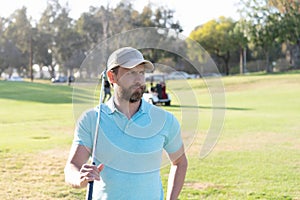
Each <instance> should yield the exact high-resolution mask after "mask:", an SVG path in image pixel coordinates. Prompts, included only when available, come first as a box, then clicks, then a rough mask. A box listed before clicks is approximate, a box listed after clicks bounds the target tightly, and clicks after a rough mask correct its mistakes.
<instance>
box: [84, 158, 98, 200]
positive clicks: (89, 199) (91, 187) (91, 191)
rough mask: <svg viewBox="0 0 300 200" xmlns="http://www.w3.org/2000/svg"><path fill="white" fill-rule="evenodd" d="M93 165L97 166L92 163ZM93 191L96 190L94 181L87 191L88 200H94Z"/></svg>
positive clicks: (90, 183)
mask: <svg viewBox="0 0 300 200" xmlns="http://www.w3.org/2000/svg"><path fill="white" fill-rule="evenodd" d="M92 164H93V165H96V164H95V162H93V163H92ZM93 189H94V181H90V182H89V185H88V188H87V191H86V200H92V199H93Z"/></svg>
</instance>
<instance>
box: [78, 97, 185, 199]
mask: <svg viewBox="0 0 300 200" xmlns="http://www.w3.org/2000/svg"><path fill="white" fill-rule="evenodd" d="M97 110H98V108H95V109H92V110H89V111H87V112H85V113H84V114H83V115H82V117H81V118H80V120H79V121H78V123H77V127H76V131H75V138H74V144H79V145H83V146H86V147H88V148H91V149H92V148H93V141H94V135H95V134H94V133H95V127H96V125H95V123H96V121H97V115H98V113H97ZM100 117H101V119H100V127H99V132H98V139H97V146H96V155H95V161H96V165H99V164H100V163H103V164H104V165H105V167H104V169H103V171H102V172H101V173H100V176H101V180H100V181H95V182H94V191H93V199H101V200H103V199H108V200H116V199H118V200H123V199H124V200H125V199H126V200H127V199H130V200H135V199H136V200H141V199H143V200H162V199H163V198H164V194H163V189H162V183H161V179H160V166H161V161H162V152H163V149H165V151H166V152H168V153H174V152H176V151H177V150H179V148H180V147H181V146H182V145H183V143H182V139H181V136H180V126H179V123H178V121H177V119H176V118H175V117H174V116H173V115H172V114H171V113H169V112H167V111H165V110H163V109H161V108H159V107H157V106H153V105H151V104H149V103H147V102H146V101H144V100H142V103H141V106H140V108H139V110H138V111H137V112H136V113H135V114H134V115H133V116H132V118H131V119H128V118H127V117H126V116H125V115H124V114H123V113H121V112H120V111H118V110H117V109H116V108H115V106H114V103H113V98H111V99H110V101H108V102H107V103H106V104H102V106H101V116H100Z"/></svg>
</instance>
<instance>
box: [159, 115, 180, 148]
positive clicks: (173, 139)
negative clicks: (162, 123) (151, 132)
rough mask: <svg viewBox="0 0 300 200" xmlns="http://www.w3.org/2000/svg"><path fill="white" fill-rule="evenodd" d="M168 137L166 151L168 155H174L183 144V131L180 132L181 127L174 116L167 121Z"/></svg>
mask: <svg viewBox="0 0 300 200" xmlns="http://www.w3.org/2000/svg"><path fill="white" fill-rule="evenodd" d="M166 124H167V127H166V131H167V137H166V141H165V143H164V149H165V150H166V151H167V152H168V153H174V152H176V151H177V150H178V149H179V148H180V147H181V146H182V144H183V142H182V138H181V134H180V133H181V131H180V125H179V122H178V120H177V119H176V118H175V117H174V116H173V115H171V114H170V115H169V116H168V120H167V123H166Z"/></svg>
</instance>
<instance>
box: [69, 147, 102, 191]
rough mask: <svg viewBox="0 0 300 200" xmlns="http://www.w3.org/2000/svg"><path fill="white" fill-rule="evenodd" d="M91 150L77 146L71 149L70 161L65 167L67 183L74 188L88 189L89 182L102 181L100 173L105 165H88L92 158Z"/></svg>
mask: <svg viewBox="0 0 300 200" xmlns="http://www.w3.org/2000/svg"><path fill="white" fill-rule="evenodd" d="M90 152H91V149H89V148H87V147H85V146H82V145H75V146H73V147H72V148H71V151H70V154H69V159H68V161H67V163H66V166H65V170H64V172H65V181H66V182H67V183H69V184H70V185H72V187H74V188H82V187H86V186H87V184H88V182H90V181H94V180H100V176H99V173H100V172H101V171H102V169H103V167H104V166H103V165H99V166H98V167H97V166H95V165H90V164H86V162H87V161H88V159H89V157H90Z"/></svg>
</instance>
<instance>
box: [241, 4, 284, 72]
mask: <svg viewBox="0 0 300 200" xmlns="http://www.w3.org/2000/svg"><path fill="white" fill-rule="evenodd" d="M241 4H242V5H243V9H241V10H240V13H241V14H242V16H243V17H242V19H244V20H246V21H247V23H245V25H246V26H245V35H246V36H247V38H248V40H249V42H250V43H252V44H253V46H254V47H258V48H261V49H262V50H263V52H264V55H265V60H266V72H272V71H273V67H272V65H271V62H270V53H271V52H272V50H273V49H274V48H275V47H276V46H277V45H278V44H279V42H280V41H279V36H280V29H281V27H280V24H281V21H282V16H281V14H280V13H279V12H278V10H277V9H274V7H272V6H270V4H269V3H268V0H245V1H241Z"/></svg>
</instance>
